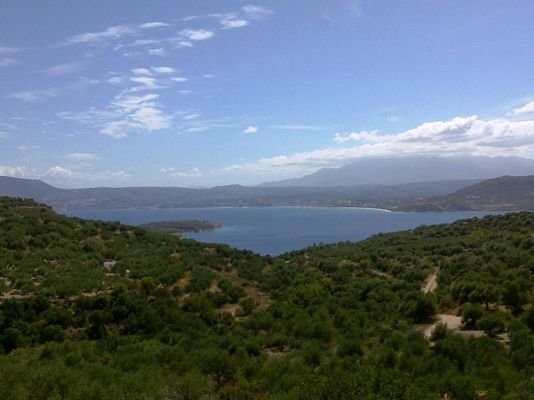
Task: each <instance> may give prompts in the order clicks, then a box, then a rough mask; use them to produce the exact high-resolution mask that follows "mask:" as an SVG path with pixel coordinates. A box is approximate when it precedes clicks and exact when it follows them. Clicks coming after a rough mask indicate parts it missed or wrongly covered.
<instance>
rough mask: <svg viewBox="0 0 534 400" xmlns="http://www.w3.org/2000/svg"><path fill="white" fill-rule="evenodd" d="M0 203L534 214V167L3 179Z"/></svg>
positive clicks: (384, 164) (382, 162)
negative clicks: (65, 185) (60, 183)
mask: <svg viewBox="0 0 534 400" xmlns="http://www.w3.org/2000/svg"><path fill="white" fill-rule="evenodd" d="M501 175H505V176H502V177H499V176H501ZM508 175H520V176H508ZM522 175H523V176H522ZM496 177H497V178H496ZM486 178H490V179H489V180H486ZM424 179H428V181H425V180H424ZM350 183H352V184H350ZM0 195H5V196H14V197H22V198H33V199H35V200H37V201H39V202H42V203H45V204H48V205H49V206H51V207H53V208H54V209H56V210H82V209H113V208H179V207H266V206H306V207H314V206H315V207H319V206H320V207H376V208H386V209H392V210H398V211H453V210H532V209H534V160H529V159H522V158H512V157H509V158H506V157H496V158H489V157H463V158H459V157H457V158H445V157H444V158H439V157H405V158H392V159H362V160H358V161H356V162H353V163H351V164H348V165H346V166H344V167H340V168H329V169H321V170H319V171H317V172H316V173H315V174H312V175H308V176H304V177H302V178H299V179H293V180H286V181H279V182H272V183H270V184H264V185H261V186H255V187H251V186H241V185H228V186H216V187H212V188H205V189H191V188H181V187H122V188H106V187H99V188H86V189H60V188H56V187H54V186H51V185H48V184H47V183H45V182H43V181H40V180H32V179H20V178H11V177H0Z"/></svg>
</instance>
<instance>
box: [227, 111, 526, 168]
mask: <svg viewBox="0 0 534 400" xmlns="http://www.w3.org/2000/svg"><path fill="white" fill-rule="evenodd" d="M334 141H336V142H337V143H347V142H355V143H356V144H355V145H354V146H351V147H328V148H323V149H319V150H315V151H308V152H301V153H296V154H292V155H278V156H274V157H270V158H264V159H260V160H257V161H254V162H250V163H244V164H235V165H231V166H229V167H227V168H225V169H224V170H223V171H224V172H241V173H266V172H268V171H270V170H272V169H273V168H276V169H278V170H280V171H286V172H287V171H294V172H295V171H299V172H305V171H312V170H314V169H316V168H318V167H324V166H339V165H342V164H344V163H347V162H349V161H350V160H352V159H356V158H360V157H382V156H385V157H394V156H402V155H437V156H447V155H481V156H490V157H494V156H519V157H527V158H532V157H533V155H534V120H528V121H511V120H506V119H492V120H482V119H480V118H478V117H477V116H475V115H473V116H469V117H456V118H453V119H451V120H448V121H434V122H426V123H423V124H421V125H419V126H417V127H416V128H414V129H410V130H407V131H404V132H400V133H396V134H381V133H379V132H377V131H364V132H351V133H345V134H339V133H338V134H336V135H335V137H334Z"/></svg>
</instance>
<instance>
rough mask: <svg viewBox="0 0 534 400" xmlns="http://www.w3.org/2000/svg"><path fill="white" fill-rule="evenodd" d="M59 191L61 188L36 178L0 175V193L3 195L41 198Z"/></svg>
mask: <svg viewBox="0 0 534 400" xmlns="http://www.w3.org/2000/svg"><path fill="white" fill-rule="evenodd" d="M59 192H61V189H58V188H55V187H53V186H50V185H49V184H47V183H44V182H43V181H40V180H37V179H20V178H12V177H9V176H0V194H1V195H3V196H11V197H22V198H42V197H43V196H49V195H53V194H54V193H59Z"/></svg>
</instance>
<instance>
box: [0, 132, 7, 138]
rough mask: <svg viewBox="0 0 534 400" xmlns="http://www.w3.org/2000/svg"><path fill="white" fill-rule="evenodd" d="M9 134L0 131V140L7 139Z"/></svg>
mask: <svg viewBox="0 0 534 400" xmlns="http://www.w3.org/2000/svg"><path fill="white" fill-rule="evenodd" d="M8 136H9V134H8V133H7V132H3V131H0V139H3V138H6V137H8Z"/></svg>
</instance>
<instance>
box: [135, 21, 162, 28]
mask: <svg viewBox="0 0 534 400" xmlns="http://www.w3.org/2000/svg"><path fill="white" fill-rule="evenodd" d="M167 26H170V25H169V24H167V23H165V22H159V21H154V22H145V23H144V24H141V25H139V28H141V29H154V28H166V27H167Z"/></svg>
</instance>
